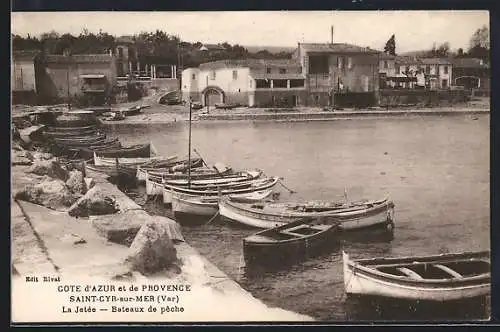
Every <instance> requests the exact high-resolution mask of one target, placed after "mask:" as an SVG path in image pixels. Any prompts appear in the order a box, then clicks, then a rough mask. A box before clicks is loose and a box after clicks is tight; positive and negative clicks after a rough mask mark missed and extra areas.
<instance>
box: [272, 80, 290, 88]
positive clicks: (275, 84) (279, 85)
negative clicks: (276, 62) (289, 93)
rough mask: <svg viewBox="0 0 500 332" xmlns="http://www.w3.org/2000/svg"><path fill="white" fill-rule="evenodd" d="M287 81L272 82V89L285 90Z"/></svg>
mask: <svg viewBox="0 0 500 332" xmlns="http://www.w3.org/2000/svg"><path fill="white" fill-rule="evenodd" d="M286 87H287V80H273V88H286Z"/></svg>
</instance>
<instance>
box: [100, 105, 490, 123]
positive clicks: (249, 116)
mask: <svg viewBox="0 0 500 332" xmlns="http://www.w3.org/2000/svg"><path fill="white" fill-rule="evenodd" d="M186 113H187V112H185V113H184V112H183V113H181V112H175V113H174V112H171V113H168V112H163V113H149V112H148V113H142V114H139V115H132V116H129V117H127V118H125V119H124V120H118V121H107V120H104V119H101V118H99V119H98V121H99V123H100V124H102V125H105V126H112V125H115V124H116V125H120V124H130V125H144V124H172V123H176V122H187V121H189V114H186ZM490 113H491V111H490V108H481V107H457V108H454V107H440V108H437V107H436V108H429V109H424V108H420V109H412V110H408V109H395V110H380V109H377V110H366V109H365V110H348V111H346V110H342V111H317V110H308V111H300V110H299V111H296V112H271V111H264V110H260V111H259V110H257V111H254V110H252V111H249V110H247V109H245V110H233V111H220V110H214V111H211V112H209V113H206V111H201V112H200V111H198V110H197V111H193V113H192V121H193V122H205V121H206V122H213V121H221V122H232V121H270V122H307V121H334V120H351V119H363V118H365V119H366V118H391V117H413V116H457V115H481V114H490Z"/></svg>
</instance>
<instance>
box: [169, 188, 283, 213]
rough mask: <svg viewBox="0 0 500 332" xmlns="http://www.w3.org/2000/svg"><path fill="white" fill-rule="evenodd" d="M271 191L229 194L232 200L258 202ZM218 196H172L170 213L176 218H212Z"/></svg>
mask: <svg viewBox="0 0 500 332" xmlns="http://www.w3.org/2000/svg"><path fill="white" fill-rule="evenodd" d="M272 191H273V190H272V189H266V190H260V191H254V192H250V193H242V194H231V195H230V196H231V197H233V199H241V200H245V201H253V202H258V201H260V200H263V199H265V198H267V197H269V196H270V195H271V194H272ZM218 201H219V197H218V196H208V197H198V196H186V195H182V194H174V195H172V200H171V203H172V211H173V212H174V215H176V218H179V217H181V216H182V215H197V216H213V215H215V214H216V213H217V210H218Z"/></svg>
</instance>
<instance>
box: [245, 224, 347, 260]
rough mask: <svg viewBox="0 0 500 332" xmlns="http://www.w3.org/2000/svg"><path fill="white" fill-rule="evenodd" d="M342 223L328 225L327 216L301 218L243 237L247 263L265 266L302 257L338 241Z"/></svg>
mask: <svg viewBox="0 0 500 332" xmlns="http://www.w3.org/2000/svg"><path fill="white" fill-rule="evenodd" d="M337 233H339V224H338V223H329V224H326V223H324V222H323V218H301V219H298V220H295V221H293V222H290V223H288V224H286V225H282V226H279V227H275V228H271V229H266V230H263V231H260V232H258V233H256V234H253V235H250V236H248V237H246V238H245V239H243V254H244V258H245V262H246V263H247V264H253V263H258V264H262V265H267V264H274V263H276V262H285V261H290V260H295V259H301V258H303V257H307V256H308V255H310V254H312V253H314V252H316V251H318V250H319V249H322V247H325V246H327V245H329V246H330V247H331V245H332V244H335V243H336V242H337V241H336V239H337Z"/></svg>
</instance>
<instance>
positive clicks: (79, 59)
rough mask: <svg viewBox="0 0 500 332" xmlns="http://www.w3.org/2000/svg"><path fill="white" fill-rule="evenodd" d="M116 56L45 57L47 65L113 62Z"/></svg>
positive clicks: (77, 55) (50, 55)
mask: <svg viewBox="0 0 500 332" xmlns="http://www.w3.org/2000/svg"><path fill="white" fill-rule="evenodd" d="M112 61H114V56H112V55H108V54H73V55H70V56H66V55H58V54H57V55H56V54H48V55H45V56H44V62H45V63H68V62H71V63H75V62H80V63H88V62H112Z"/></svg>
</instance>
